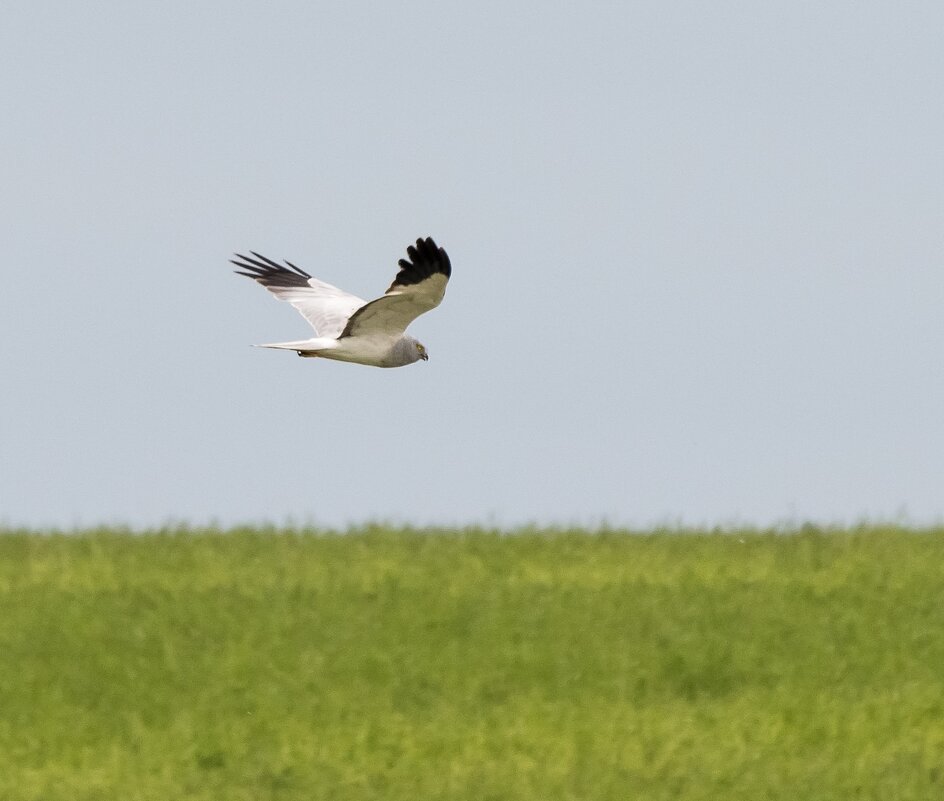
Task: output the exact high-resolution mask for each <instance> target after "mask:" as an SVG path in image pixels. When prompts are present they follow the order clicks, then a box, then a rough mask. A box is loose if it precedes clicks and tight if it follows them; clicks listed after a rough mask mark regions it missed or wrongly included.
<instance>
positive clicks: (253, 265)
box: [229, 250, 311, 287]
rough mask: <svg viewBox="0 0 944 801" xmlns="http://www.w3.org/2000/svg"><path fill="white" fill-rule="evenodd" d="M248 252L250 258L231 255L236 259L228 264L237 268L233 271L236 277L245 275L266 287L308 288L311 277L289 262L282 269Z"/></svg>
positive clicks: (235, 254) (254, 252) (259, 255)
mask: <svg viewBox="0 0 944 801" xmlns="http://www.w3.org/2000/svg"><path fill="white" fill-rule="evenodd" d="M249 252H250V253H251V254H252V257H250V256H244V255H243V254H242V253H234V254H233V255H234V256H236V258H235V259H230V260H229V263H230V264H234V265H235V266H237V267H239V269H238V270H234V271H233V272H235V273H236V274H237V275H245V276H246V277H247V278H252V279H253V280H254V281H258V282H259V283H260V284H262V285H263V286H266V287H269V286H276V287H294V286H308V279H309V278H311V276H310V275H309V274H308V273H306V272H305V271H304V270H302V269H301V268H299V267H296V266H295V265H294V264H292V263H291V262H290V261H286V262H285V264H286V265H288V266H287V267H284V266H282V265H281V264H277V263H276V262H274V261H272V259H270V258H268V257H267V256H263V255H261V254H259V253H256V251H254V250H250V251H249Z"/></svg>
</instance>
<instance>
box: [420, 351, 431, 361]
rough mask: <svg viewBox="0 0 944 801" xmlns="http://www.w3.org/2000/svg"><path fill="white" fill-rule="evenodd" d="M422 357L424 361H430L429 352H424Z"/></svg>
mask: <svg viewBox="0 0 944 801" xmlns="http://www.w3.org/2000/svg"><path fill="white" fill-rule="evenodd" d="M420 358H421V359H422V360H423V361H424V362H428V361H429V354H428V353H424V354H423V355H422V356H421V357H420Z"/></svg>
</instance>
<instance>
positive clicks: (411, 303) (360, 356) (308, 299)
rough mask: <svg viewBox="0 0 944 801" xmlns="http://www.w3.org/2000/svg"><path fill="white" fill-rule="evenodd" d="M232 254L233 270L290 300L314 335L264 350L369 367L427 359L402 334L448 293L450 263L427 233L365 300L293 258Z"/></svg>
mask: <svg viewBox="0 0 944 801" xmlns="http://www.w3.org/2000/svg"><path fill="white" fill-rule="evenodd" d="M250 252H251V253H252V255H253V257H254V258H250V257H248V256H241V255H239V254H236V258H237V259H238V261H237V260H236V259H233V260H232V263H233V264H235V265H236V266H237V267H239V268H241V269H239V270H237V271H236V272H237V273H238V274H239V275H245V276H247V277H249V278H252V279H253V280H255V281H257V282H259V283H260V284H262V286H264V287H265V288H266V289H268V290H269V291H270V292H271V293H272V294H273V295H275V296H276V297H277V298H279V300H285V301H288V302H289V303H291V304H292V305H293V306H294V307H295V308H296V309H298V311H299V312H300V313H301V314H302V316H303V317H304V318H305V319H306V320H308V322H309V323H310V324H311V326H312V328H314V329H315V334H316V335H317V336H315V337H313V338H312V339H305V340H298V341H296V342H273V343H271V344H268V345H260V346H259V347H263V348H278V349H281V350H294V351H296V352H297V353H298V355H299V356H305V357H309V358H310V357H321V358H323V359H335V360H337V361H342V362H354V363H356V364H366V365H370V366H372V367H402V366H404V365H407V364H412V363H413V362H415V361H419V360H420V359H423V360H424V361H425V360H426V359H428V358H429V356H428V355H427V353H426V348H425V347H424V346H423V345H422V344H421V343H420V342H418V341H417V340H415V339H414V338H413V337H411V336H409V335H407V334H406V328H407V326H408V325H409V324H410V323H412V322H413V320H415V319H416V318H417V317H419V316H420V315H421V314H422V313H423V312H426V311H429V310H430V309H434V308H436V306H438V305H439V303H440V301H442V298H443V294H444V293H445V291H446V283H447V282H448V280H449V276H450V275H451V274H452V266H451V265H450V263H449V256H447V255H446V251H445V250H443V249H442V248H440V247H437V246H436V243H435V242H434V241H433V240H432V239H431V238H429V237H427V238H426V239H417V240H416V245H415V246H413V245H411V246H410V247H408V248H407V255H408V256H409V257H410V259H409V261H407V260H406V259H401V260H400V272H399V273H397V277H396V278H395V279H394V281H393V283H392V284H391V285H390V288H389V289H388V290H387V291H386V293H385V294H383V295H382V296H381V297H379V298H377V299H376V300H372V301H369V302H368V301H365V300H362V299H361V298H358V297H355V296H354V295H351V294H348V293H347V292H344V291H343V290H341V289H338V288H337V287H335V286H332V285H331V284H326V283H325V282H324V281H319V280H318V279H317V278H312V277H311V276H310V275H309V274H308V273H306V272H305V271H304V270H301V269H299V268H298V267H296V266H295V265H294V264H292V263H291V262H288V261H286V262H285V265H286V266H282V265H280V264H276V263H275V262H274V261H271V260H270V259H267V258H266V257H265V256H260V255H259V254H258V253H256V252H254V251H250Z"/></svg>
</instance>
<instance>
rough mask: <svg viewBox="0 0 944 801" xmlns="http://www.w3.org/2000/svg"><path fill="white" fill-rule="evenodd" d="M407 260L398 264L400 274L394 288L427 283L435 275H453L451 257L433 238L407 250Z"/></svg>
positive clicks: (419, 240)
mask: <svg viewBox="0 0 944 801" xmlns="http://www.w3.org/2000/svg"><path fill="white" fill-rule="evenodd" d="M406 255H407V256H408V257H409V260H407V259H400V261H399V262H398V264H399V266H400V272H399V273H398V274H397V277H396V279H395V280H394V282H393V285H394V286H397V285H399V286H408V285H410V284H418V283H420V281H425V280H426V279H427V278H430V277H431V276H433V275H436V274H439V275H444V276H446V278H449V277H450V276H451V275H452V264H451V262H450V261H449V255H448V254H447V253H446V251H445V250H444V249H443V248H441V247H439V246H438V245H437V244H436V242H435V241H433V238H432V237H431V236H428V237H426V238H425V239H423V238H420V239H417V240H416V244H415V245H410V246H409V247H408V248H407V249H406Z"/></svg>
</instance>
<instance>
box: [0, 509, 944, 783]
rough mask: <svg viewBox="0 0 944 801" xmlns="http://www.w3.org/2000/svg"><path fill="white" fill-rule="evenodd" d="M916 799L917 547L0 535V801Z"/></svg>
mask: <svg viewBox="0 0 944 801" xmlns="http://www.w3.org/2000/svg"><path fill="white" fill-rule="evenodd" d="M938 798H944V530H936V531H922V532H909V531H903V530H900V529H895V528H881V527H872V528H863V529H860V530H857V531H833V532H829V533H827V534H823V533H819V532H816V531H804V532H800V533H795V534H791V535H777V534H762V533H750V532H744V533H729V534H725V535H719V534H714V535H711V534H697V533H685V534H679V533H662V534H659V533H656V534H649V535H632V536H629V535H626V534H622V533H615V532H614V533H597V534H587V533H581V532H518V533H515V534H514V535H510V536H509V535H500V534H497V533H494V532H484V531H479V532H476V531H468V532H453V533H451V532H425V533H422V532H410V531H403V530H386V529H382V528H372V529H362V530H358V531H354V532H350V533H348V534H346V535H343V536H338V535H314V534H311V533H308V534H305V533H299V532H279V531H249V530H237V531H231V532H228V533H223V534H221V533H218V532H212V531H195V532H163V533H161V532H158V533H152V534H147V535H131V534H123V533H120V532H114V531H111V532H110V531H100V532H88V533H81V534H72V535H67V536H64V535H48V536H47V535H41V534H35V533H18V532H10V531H8V532H5V533H3V534H0V799H2V800H3V801H19V800H20V799H30V800H32V801H58V800H59V799H63V801H66V800H67V801H83V800H85V799H103V801H104V800H105V799H107V800H108V801H114V800H115V799H121V801H132V800H133V799H142V800H143V799H154V801H180V800H181V799H206V801H230V800H231V799H246V801H249V800H250V799H251V800H252V801H258V800H259V799H299V800H301V799H304V800H305V801H311V800H312V799H325V800H326V801H346V800H347V799H350V800H351V801H354V799H356V800H357V801H364V800H365V799H384V800H385V801H391V800H393V801H398V800H399V799H403V801H425V800H426V799H449V800H450V801H462V800H463V799H476V800H477V801H486V800H487V799H494V801H498V800H499V799H535V801H552V800H553V799H620V800H621V801H624V800H626V799H692V800H694V799H699V800H701V799H703V800H704V801H708V800H709V799H710V800H711V801H721V800H723V801H730V800H731V799H745V800H747V799H749V800H750V801H760V799H784V801H797V799H802V801H820V800H823V801H825V800H826V799H835V801H848V800H849V799H876V800H878V799H881V800H882V801H890V800H891V799H915V801H928V800H929V799H938Z"/></svg>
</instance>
